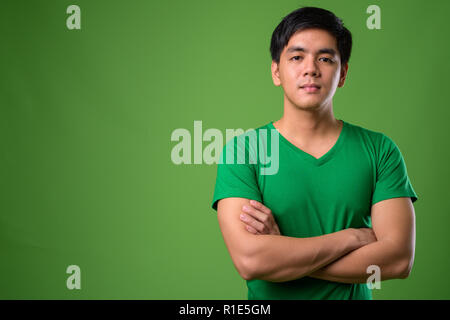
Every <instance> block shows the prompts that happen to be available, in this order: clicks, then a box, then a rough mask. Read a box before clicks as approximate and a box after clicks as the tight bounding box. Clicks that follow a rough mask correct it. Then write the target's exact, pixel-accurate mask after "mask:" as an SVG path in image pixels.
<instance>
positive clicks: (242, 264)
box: [236, 256, 258, 281]
mask: <svg viewBox="0 0 450 320" xmlns="http://www.w3.org/2000/svg"><path fill="white" fill-rule="evenodd" d="M257 266H258V264H257V263H255V259H254V258H252V257H248V256H244V257H241V258H239V261H238V262H237V263H236V269H237V271H238V273H239V275H240V276H241V278H242V279H244V280H247V281H250V280H254V279H256V278H257V274H258V272H257V269H256V268H257Z"/></svg>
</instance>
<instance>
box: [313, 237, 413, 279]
mask: <svg viewBox="0 0 450 320" xmlns="http://www.w3.org/2000/svg"><path fill="white" fill-rule="evenodd" d="M403 251H404V250H403ZM401 252H402V249H401V248H397V247H396V246H395V245H394V244H392V243H390V242H388V241H387V240H384V241H383V240H382V241H376V242H373V243H371V244H368V245H366V246H363V247H361V248H359V249H357V250H354V251H352V252H351V253H349V254H347V255H345V256H343V257H342V258H340V259H338V260H336V261H334V262H332V263H330V264H329V265H327V266H325V267H323V268H321V269H319V270H317V271H315V272H313V273H311V274H310V275H309V276H310V277H313V278H317V279H322V280H328V281H335V282H344V283H365V282H366V281H367V279H368V277H369V276H370V273H367V268H368V267H369V266H370V265H376V266H378V267H379V268H380V272H381V274H380V278H381V279H380V280H388V279H396V278H404V277H406V276H407V274H408V273H409V267H410V261H409V259H408V258H407V257H405V256H404V255H403V254H401Z"/></svg>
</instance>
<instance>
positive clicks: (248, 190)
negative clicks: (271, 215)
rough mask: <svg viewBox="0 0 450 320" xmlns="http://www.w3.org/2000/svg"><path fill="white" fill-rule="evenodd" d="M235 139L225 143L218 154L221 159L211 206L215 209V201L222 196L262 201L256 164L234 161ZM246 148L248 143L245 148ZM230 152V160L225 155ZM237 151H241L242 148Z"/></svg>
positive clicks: (235, 151) (236, 148) (236, 149)
mask: <svg viewBox="0 0 450 320" xmlns="http://www.w3.org/2000/svg"><path fill="white" fill-rule="evenodd" d="M236 141H237V140H236V137H234V139H233V140H230V142H229V143H227V145H225V147H224V148H223V150H222V154H221V156H220V159H221V160H220V162H219V164H218V165H217V176H216V185H215V188H214V196H213V201H212V208H213V209H214V210H216V211H217V202H218V201H219V200H220V199H224V198H231V197H239V198H247V199H252V200H257V201H260V202H261V201H262V197H261V192H260V190H259V186H258V182H257V181H258V178H257V175H256V173H257V165H256V164H252V163H249V161H244V162H245V163H243V164H241V163H239V161H234V159H235V158H236V154H237V151H238V147H237V146H238V144H237V143H235V142H236ZM247 148H248V145H246V147H245V149H247ZM230 152H231V161H230V157H229V156H228V157H227V153H230ZM239 152H243V150H240V151H239ZM244 152H245V150H244Z"/></svg>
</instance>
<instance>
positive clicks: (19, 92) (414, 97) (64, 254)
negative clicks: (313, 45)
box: [0, 0, 450, 299]
mask: <svg viewBox="0 0 450 320" xmlns="http://www.w3.org/2000/svg"><path fill="white" fill-rule="evenodd" d="M71 4H77V5H78V6H80V8H81V30H68V29H67V27H66V19H67V17H68V16H69V15H68V14H67V13H66V9H67V7H68V6H69V5H71ZM371 4H377V5H379V6H380V8H381V28H382V29H381V30H369V29H368V28H367V27H366V20H367V18H368V17H369V14H367V13H366V9H367V7H368V6H369V5H371ZM304 5H313V6H318V7H323V8H326V9H328V10H331V11H333V12H334V13H335V14H336V15H337V16H339V17H341V18H342V19H343V21H344V23H345V25H346V26H347V27H348V28H349V29H350V30H351V32H352V34H353V41H354V47H353V52H352V56H351V59H350V64H349V74H348V78H347V82H346V84H345V87H344V88H341V89H338V91H337V93H336V95H335V98H334V111H335V116H336V117H337V118H338V119H344V120H346V121H348V122H351V123H354V124H357V125H360V126H363V127H365V128H368V129H371V130H376V131H381V132H383V133H385V134H386V135H388V136H389V137H391V138H392V139H393V140H394V141H395V142H396V144H397V145H398V146H399V148H400V150H401V151H402V153H403V156H404V158H405V161H406V164H407V168H408V173H409V176H410V179H411V182H412V184H413V187H414V189H415V190H416V192H417V194H418V196H419V200H418V201H417V202H416V203H415V209H416V223H417V239H416V241H417V243H416V257H415V264H414V268H413V271H412V273H411V276H410V277H409V278H408V279H406V280H389V281H385V282H382V283H381V289H380V290H373V295H374V298H375V299H449V298H450V286H449V282H450V281H449V280H448V279H447V271H448V270H450V258H449V254H448V243H449V240H450V233H449V232H448V231H447V229H448V224H449V222H450V216H449V213H450V210H449V207H450V204H449V203H448V202H446V201H444V200H445V199H447V197H448V194H447V192H448V190H449V188H448V181H449V178H450V173H449V166H448V163H449V156H450V152H449V150H448V148H447V146H448V138H449V134H448V119H449V115H450V111H449V105H448V102H447V100H446V97H445V92H446V90H448V87H449V85H450V80H449V76H448V75H449V63H448V50H449V44H448V34H449V31H450V27H449V25H448V23H447V22H446V21H447V19H448V12H449V11H450V1H447V0H441V1H426V2H424V1H410V0H408V1H406V0H404V1H399V0H396V1H393V0H390V1H381V0H367V1H365V0H361V1H354V0H346V1H343V0H341V1H332V0H329V1H273V0H272V1H266V0H258V1H243V0H233V1H211V0H204V1H198V0H195V1H194V0H193V1H182V0H179V1H112V0H107V1H106V0H102V1H100V0H96V1H86V0H83V1H82V0H71V1H65V0H58V1H56V0H54V1H17V0H14V1H12V0H11V1H2V2H1V5H0V6H1V10H0V35H1V37H0V39H1V41H2V45H1V51H0V57H1V59H0V72H1V77H0V81H1V83H0V108H1V109H0V110H1V113H0V147H1V149H0V150H1V153H0V181H1V190H0V194H1V198H0V261H1V263H0V298H9V299H18V298H20V299H37V298H39V299H55V298H57V299H81V298H82V299H245V298H246V296H247V289H246V286H245V282H244V280H242V279H241V278H240V277H239V275H238V273H237V272H236V270H235V269H234V267H233V264H232V261H231V259H230V257H229V254H228V252H227V250H226V247H225V244H224V242H223V239H222V235H221V233H220V230H219V227H218V223H217V218H216V213H215V211H213V210H212V209H211V200H212V196H213V191H214V185H215V178H216V165H215V164H214V165H207V164H201V165H175V164H174V163H172V161H171V157H170V154H171V150H172V148H173V147H174V146H175V145H176V142H172V141H171V139H170V137H171V133H172V131H173V130H175V129H177V128H186V129H188V130H189V131H190V132H191V133H193V124H194V120H201V121H202V122H203V131H205V130H206V129H208V128H217V129H219V130H221V131H222V132H223V133H225V129H228V128H230V129H236V128H243V129H248V128H256V127H258V126H260V125H263V124H266V123H267V122H269V121H271V120H277V119H279V118H280V117H281V115H282V111H283V94H282V89H281V88H279V87H275V86H274V85H273V83H272V79H271V76H270V62H271V59H270V55H269V43H270V37H271V35H272V32H273V29H274V28H275V27H276V26H277V24H278V23H279V22H280V21H281V19H282V18H283V17H284V16H285V15H287V14H288V13H290V12H291V11H293V10H294V9H297V8H299V7H301V6H304ZM206 145H207V143H205V144H204V147H205V146H206ZM72 264H75V265H78V266H80V268H81V290H68V289H67V288H66V279H67V278H68V277H69V275H68V274H66V268H67V266H69V265H72Z"/></svg>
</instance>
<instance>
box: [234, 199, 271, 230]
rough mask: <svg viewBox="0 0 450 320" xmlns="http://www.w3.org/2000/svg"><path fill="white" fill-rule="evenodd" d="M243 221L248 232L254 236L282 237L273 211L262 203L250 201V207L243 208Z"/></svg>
mask: <svg viewBox="0 0 450 320" xmlns="http://www.w3.org/2000/svg"><path fill="white" fill-rule="evenodd" d="M242 211H244V212H245V213H243V214H241V216H240V217H241V220H242V221H243V222H244V223H245V224H246V226H245V227H246V229H247V231H248V232H251V233H253V234H274V235H280V229H279V228H278V225H277V223H276V222H275V218H274V217H273V215H272V211H271V210H270V209H269V208H267V207H266V206H264V205H263V204H262V203H260V202H258V201H255V200H250V206H243V207H242Z"/></svg>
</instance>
